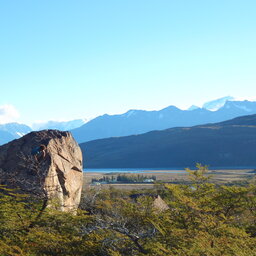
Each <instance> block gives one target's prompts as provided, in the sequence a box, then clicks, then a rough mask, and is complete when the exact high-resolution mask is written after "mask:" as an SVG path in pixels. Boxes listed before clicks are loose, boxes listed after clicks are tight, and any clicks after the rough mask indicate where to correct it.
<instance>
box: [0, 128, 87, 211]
mask: <svg viewBox="0 0 256 256" xmlns="http://www.w3.org/2000/svg"><path fill="white" fill-rule="evenodd" d="M40 145H44V147H45V149H44V150H43V151H41V152H40V151H39V152H38V154H35V152H34V151H35V149H37V148H38V147H39V146H40ZM82 166H83V165H82V153H81V150H80V147H79V146H78V144H77V143H76V141H75V140H74V139H73V137H72V135H71V134H70V133H69V132H60V131H57V130H44V131H40V132H31V133H29V134H27V135H26V136H24V137H22V138H20V139H17V140H14V141H11V142H9V143H8V144H5V145H3V146H1V147H0V182H1V184H5V185H7V186H9V187H13V188H19V190H21V191H23V192H25V193H31V194H35V195H37V196H40V197H42V198H46V199H47V200H48V204H51V203H50V200H49V199H57V200H56V201H57V203H58V205H59V208H60V210H62V211H69V210H75V209H77V207H78V204H79V202H80V197H81V191H82V181H83V169H82ZM53 201H54V200H53Z"/></svg>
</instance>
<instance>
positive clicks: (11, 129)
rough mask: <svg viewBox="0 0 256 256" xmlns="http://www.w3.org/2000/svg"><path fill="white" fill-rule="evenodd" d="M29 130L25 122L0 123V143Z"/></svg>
mask: <svg viewBox="0 0 256 256" xmlns="http://www.w3.org/2000/svg"><path fill="white" fill-rule="evenodd" d="M31 131H32V129H31V128H30V127H29V126H27V125H25V124H19V123H8V124H0V145H2V144H5V143H7V142H9V141H11V140H14V139H18V138H20V137H22V136H23V135H25V134H27V133H29V132H31Z"/></svg>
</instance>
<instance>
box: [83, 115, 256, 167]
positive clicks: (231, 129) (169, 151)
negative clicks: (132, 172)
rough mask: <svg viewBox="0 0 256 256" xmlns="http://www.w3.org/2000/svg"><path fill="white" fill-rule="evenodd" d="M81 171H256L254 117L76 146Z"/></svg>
mask: <svg viewBox="0 0 256 256" xmlns="http://www.w3.org/2000/svg"><path fill="white" fill-rule="evenodd" d="M80 147H81V149H82V152H83V157H84V167H85V168H176V167H177V168H185V167H190V168H192V167H195V165H196V163H201V164H207V165H210V167H234V166H235V167H241V168H243V167H253V168H255V167H256V157H255V150H256V115H249V116H243V117H238V118H235V119H232V120H228V121H224V122H220V123H214V124H207V125H199V126H193V127H180V128H171V129H166V130H162V131H151V132H148V133H144V134H140V135H132V136H125V137H119V138H118V137H117V138H108V139H100V140H94V141H89V142H87V143H82V144H80Z"/></svg>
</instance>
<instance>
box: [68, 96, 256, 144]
mask: <svg viewBox="0 0 256 256" xmlns="http://www.w3.org/2000/svg"><path fill="white" fill-rule="evenodd" d="M223 100H224V99H220V101H223ZM216 104H219V102H217V103H216ZM249 114H256V102H254V101H247V100H245V101H227V99H225V104H224V105H223V106H222V107H221V108H219V109H218V110H216V111H211V110H207V109H205V108H194V109H192V110H181V109H179V108H177V107H175V106H169V107H167V108H164V109H162V110H159V111H145V110H129V111H128V112H126V113H124V114H121V115H107V114H105V115H103V116H99V117H96V118H95V119H93V120H91V121H89V122H87V123H86V124H84V125H82V126H81V127H79V128H76V129H74V130H71V132H72V134H73V136H74V137H75V139H76V140H77V141H78V142H79V143H82V142H87V141H91V140H95V139H102V138H109V137H118V136H128V135H133V134H142V133H145V132H149V131H154V130H164V129H168V128H172V127H190V126H193V125H200V124H206V123H216V122H221V121H225V120H228V119H232V118H235V117H238V116H243V115H249Z"/></svg>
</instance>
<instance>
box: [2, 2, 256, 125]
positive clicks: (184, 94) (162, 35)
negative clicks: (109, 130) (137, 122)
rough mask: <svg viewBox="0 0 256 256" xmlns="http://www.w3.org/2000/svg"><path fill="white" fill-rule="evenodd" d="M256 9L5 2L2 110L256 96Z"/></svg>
mask: <svg viewBox="0 0 256 256" xmlns="http://www.w3.org/2000/svg"><path fill="white" fill-rule="evenodd" d="M255 13H256V1H255V0H251V1H248V0H239V1H238V0H209V1H207V0H91V1H88V0H73V1H70V0H69V1H66V0H54V1H53V0H43V1H39V0H22V1H20V0H12V1H1V5H0V33H1V37H0V89H1V98H0V115H1V113H2V114H3V113H4V111H6V113H5V114H6V115H8V113H9V114H10V115H13V117H15V118H13V120H14V119H15V120H18V121H19V122H25V123H31V122H33V121H35V120H50V119H66V120H68V119H75V118H80V117H85V118H88V117H90V118H91V117H95V116H97V115H101V114H104V113H109V114H115V113H123V112H126V111H127V110H128V109H146V110H153V109H161V108H164V107H166V106H168V105H176V106H178V107H180V108H187V107H189V106H190V105H192V104H196V105H200V104H202V103H203V102H205V101H208V100H212V99H215V98H219V97H222V96H227V95H232V96H235V97H241V98H248V99H254V100H255V99H256V72H255V69H256V33H255V32H256V15H255ZM8 111H9V112H8ZM15 111H16V112H18V113H16V112H15ZM14 112H15V113H14ZM18 114H19V116H20V117H19V118H16V117H18ZM0 121H1V119H0Z"/></svg>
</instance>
